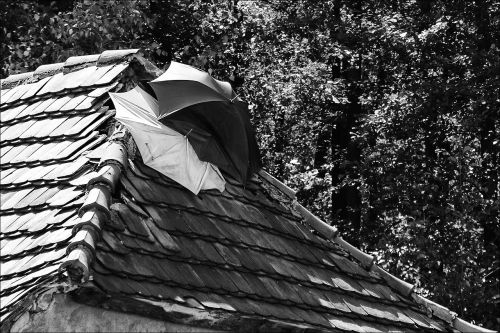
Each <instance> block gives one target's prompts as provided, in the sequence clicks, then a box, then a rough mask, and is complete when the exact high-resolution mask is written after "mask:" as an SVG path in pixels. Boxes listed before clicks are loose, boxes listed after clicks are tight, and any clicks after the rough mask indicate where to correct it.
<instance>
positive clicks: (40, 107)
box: [16, 97, 57, 118]
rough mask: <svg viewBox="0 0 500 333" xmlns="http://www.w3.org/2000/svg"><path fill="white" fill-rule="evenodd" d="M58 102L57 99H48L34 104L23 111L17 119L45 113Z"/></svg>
mask: <svg viewBox="0 0 500 333" xmlns="http://www.w3.org/2000/svg"><path fill="white" fill-rule="evenodd" d="M55 101H57V97H48V98H47V99H43V100H40V101H38V102H35V103H34V104H30V105H29V106H28V107H27V108H25V109H24V110H23V111H21V112H20V113H19V114H18V115H17V116H16V118H24V117H31V116H35V115H37V114H40V113H43V112H44V111H45V109H46V108H48V107H49V106H50V105H51V104H52V103H54V102H55Z"/></svg>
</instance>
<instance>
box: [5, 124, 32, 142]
mask: <svg viewBox="0 0 500 333" xmlns="http://www.w3.org/2000/svg"><path fill="white" fill-rule="evenodd" d="M34 124H35V121H33V120H30V121H27V122H25V123H18V124H14V125H11V126H7V129H6V130H5V131H3V132H2V141H12V140H15V139H17V138H20V137H22V136H23V134H24V133H26V132H27V131H28V130H29V129H30V127H32V126H33V125H34Z"/></svg>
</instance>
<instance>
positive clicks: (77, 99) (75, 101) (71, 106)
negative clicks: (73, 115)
mask: <svg viewBox="0 0 500 333" xmlns="http://www.w3.org/2000/svg"><path fill="white" fill-rule="evenodd" d="M85 99H87V96H86V95H85V94H83V93H82V94H79V95H76V96H73V98H71V100H70V101H68V103H66V104H64V105H63V106H62V107H61V109H60V111H73V110H75V109H76V108H77V107H78V105H80V104H81V103H82V102H83V101H85ZM65 113H67V112H65Z"/></svg>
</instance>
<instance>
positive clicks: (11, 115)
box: [0, 102, 41, 124]
mask: <svg viewBox="0 0 500 333" xmlns="http://www.w3.org/2000/svg"><path fill="white" fill-rule="evenodd" d="M38 103H41V102H37V103H35V104H38ZM30 106H31V105H30ZM27 107H28V104H20V105H17V106H12V107H10V108H8V109H6V110H2V111H1V112H0V121H1V122H2V124H4V123H5V122H8V121H11V120H13V119H15V118H16V117H17V115H18V114H20V113H21V112H23V111H24V110H25V109H26V108H27Z"/></svg>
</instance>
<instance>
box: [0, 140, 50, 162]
mask: <svg viewBox="0 0 500 333" xmlns="http://www.w3.org/2000/svg"><path fill="white" fill-rule="evenodd" d="M41 146H42V144H40V143H38V144H37V143H35V144H32V145H18V146H10V147H9V146H7V147H4V149H5V150H4V152H5V151H6V152H5V153H4V155H2V164H8V163H12V161H13V160H15V159H16V158H19V157H20V156H21V157H20V158H25V156H30V155H31V153H32V152H33V151H35V150H37V149H38V148H40V147H41ZM9 148H10V149H9Z"/></svg>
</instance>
